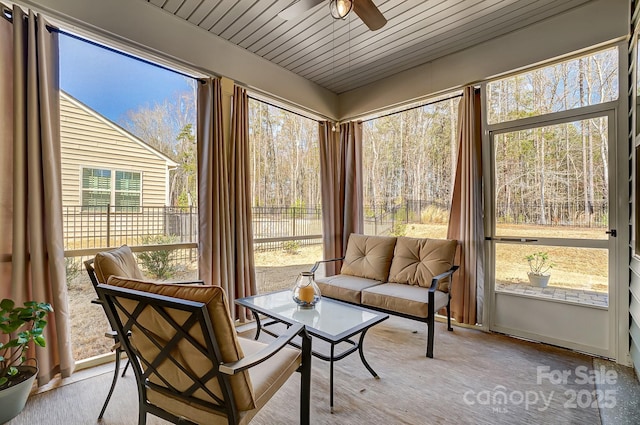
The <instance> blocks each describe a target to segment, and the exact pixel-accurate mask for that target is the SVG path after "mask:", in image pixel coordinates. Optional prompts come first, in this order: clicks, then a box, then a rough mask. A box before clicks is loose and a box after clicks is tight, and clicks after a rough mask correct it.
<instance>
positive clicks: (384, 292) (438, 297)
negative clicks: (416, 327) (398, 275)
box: [362, 283, 449, 319]
mask: <svg viewBox="0 0 640 425" xmlns="http://www.w3.org/2000/svg"><path fill="white" fill-rule="evenodd" d="M434 298H435V305H434V307H435V308H434V311H438V310H439V309H441V308H442V307H444V306H446V305H447V302H448V299H449V295H448V294H446V293H444V292H441V291H435V293H434ZM428 303H429V291H427V290H426V289H425V288H421V287H420V286H413V285H407V284H404V283H385V284H382V285H376V286H372V287H369V288H365V289H363V290H362V304H363V305H365V306H370V307H377V308H381V309H384V310H388V311H394V312H396V313H403V314H408V315H411V316H415V317H421V318H425V319H426V318H427V317H429V309H428V308H429V307H428Z"/></svg>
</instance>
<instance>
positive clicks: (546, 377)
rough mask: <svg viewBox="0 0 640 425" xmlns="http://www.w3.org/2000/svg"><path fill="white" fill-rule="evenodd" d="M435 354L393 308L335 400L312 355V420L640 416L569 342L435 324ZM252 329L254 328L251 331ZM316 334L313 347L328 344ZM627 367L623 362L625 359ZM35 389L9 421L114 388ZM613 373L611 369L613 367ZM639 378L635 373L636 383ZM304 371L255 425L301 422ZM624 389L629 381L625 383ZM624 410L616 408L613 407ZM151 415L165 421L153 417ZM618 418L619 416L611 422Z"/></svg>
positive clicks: (113, 420)
mask: <svg viewBox="0 0 640 425" xmlns="http://www.w3.org/2000/svg"><path fill="white" fill-rule="evenodd" d="M436 328H437V334H436V344H435V358H434V359H428V358H426V357H425V356H424V354H425V329H424V324H421V323H418V322H414V321H411V320H406V319H401V318H397V317H391V318H390V319H389V320H387V321H385V322H383V323H381V324H379V325H377V326H375V327H374V328H372V329H371V330H370V331H369V333H368V334H367V337H366V338H365V355H366V358H367V360H368V361H369V363H370V364H371V366H372V367H373V368H374V369H375V370H376V372H378V374H379V375H380V379H374V378H373V377H372V376H371V375H370V374H369V372H368V371H367V370H366V369H365V367H364V366H363V365H362V363H361V361H360V358H359V356H358V355H355V354H354V355H352V356H349V357H347V358H346V359H344V360H342V361H339V362H337V363H336V365H335V409H334V413H333V414H332V413H331V412H330V409H329V365H328V363H326V362H323V361H321V360H318V359H315V358H314V361H313V376H312V400H311V404H312V412H311V422H312V424H318V425H325V424H326V425H329V424H331V425H333V424H349V425H352V424H354V425H355V424H362V425H365V424H367V425H368V424H385V425H387V424H389V425H390V424H415V425H423V424H456V425H460V424H509V425H513V424H549V425H551V424H580V425H588V424H601V423H602V422H601V410H604V409H607V412H608V413H609V414H610V417H619V416H620V415H622V416H623V417H624V418H625V420H626V419H629V420H630V422H626V423H640V416H634V415H637V414H638V410H637V409H635V410H631V411H624V412H623V411H621V410H620V409H621V408H625V405H623V403H621V401H622V399H621V395H622V394H620V393H618V392H616V391H617V390H616V388H617V386H616V385H617V383H616V382H611V379H610V380H609V382H607V383H606V384H609V385H605V386H604V387H602V386H599V387H598V388H596V385H595V383H594V381H597V379H595V378H594V375H593V374H594V370H596V369H598V370H601V369H600V368H601V367H603V368H604V369H605V371H607V370H611V371H616V372H615V374H616V376H619V375H620V372H619V370H620V369H619V367H618V369H615V368H614V365H613V364H611V362H607V361H603V360H598V361H597V366H594V362H593V358H591V357H589V356H585V355H581V354H577V353H573V352H570V351H566V350H562V349H558V348H554V347H549V346H546V345H543V344H535V343H530V342H526V341H520V340H517V339H513V338H509V337H506V336H502V335H496V334H486V333H483V332H480V331H476V330H471V329H465V328H455V331H454V332H447V331H446V327H445V325H444V324H443V323H436ZM247 335H248V336H251V335H252V332H249V333H248V334H247ZM322 348H323V347H321V346H320V345H319V344H317V342H316V340H314V349H322ZM623 369H624V368H623ZM106 370H107V373H103V374H101V375H98V376H95V377H91V378H89V379H84V380H80V381H78V382H75V383H72V384H68V385H64V386H61V387H60V388H57V389H55V390H51V391H47V392H44V393H41V394H37V395H34V396H32V397H31V398H30V399H29V401H28V403H27V406H26V408H25V410H24V411H23V412H22V413H21V414H20V415H19V416H18V417H17V418H16V419H14V420H12V421H11V422H9V425H27V424H28V425H34V424H61V425H62V424H65V425H67V424H68V425H75V424H92V423H96V418H97V415H98V412H99V411H100V407H101V406H102V402H103V400H104V397H105V395H106V392H107V390H108V387H109V384H110V380H111V373H109V372H108V369H106ZM612 373H613V372H612ZM633 385H635V387H637V382H635V383H633V384H632V386H633ZM298 391H299V376H298V375H297V374H296V375H294V376H293V377H292V378H291V379H290V380H289V381H288V382H287V383H286V384H285V386H284V387H283V388H282V389H281V390H280V391H279V392H278V393H277V394H276V395H275V397H274V398H273V399H272V400H271V401H270V402H269V403H268V404H267V405H266V406H265V408H264V409H263V410H262V411H261V412H260V413H259V414H258V415H257V416H256V417H255V418H254V420H253V421H252V424H255V425H275V424H278V425H279V424H295V423H297V422H298V420H297V418H298V406H299V402H298V400H299V395H298V394H299V392H298ZM625 391H628V390H625ZM617 413H619V414H617ZM102 423H103V424H105V425H115V424H122V425H124V424H136V423H137V393H136V389H135V378H134V376H133V373H132V372H127V376H126V377H125V378H124V379H121V380H120V381H119V382H118V386H117V387H116V391H115V392H114V396H113V398H112V400H111V403H110V405H109V407H108V408H107V411H106V414H105V417H104V419H103V422H102ZM147 423H148V424H150V425H153V424H164V423H165V422H164V421H162V420H160V419H158V418H155V417H150V418H149V420H148V422H147ZM612 423H613V422H612Z"/></svg>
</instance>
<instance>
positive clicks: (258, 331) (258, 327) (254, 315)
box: [251, 310, 262, 341]
mask: <svg viewBox="0 0 640 425" xmlns="http://www.w3.org/2000/svg"><path fill="white" fill-rule="evenodd" d="M251 313H252V314H253V318H254V319H256V336H255V337H254V338H253V339H255V340H256V341H257V340H258V338H259V337H260V330H261V329H262V326H261V325H260V316H258V312H257V311H255V310H251Z"/></svg>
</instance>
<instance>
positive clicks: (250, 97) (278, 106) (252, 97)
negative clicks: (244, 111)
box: [248, 95, 322, 122]
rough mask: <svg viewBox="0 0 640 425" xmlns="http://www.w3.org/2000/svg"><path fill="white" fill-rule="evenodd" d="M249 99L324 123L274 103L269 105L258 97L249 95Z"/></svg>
mask: <svg viewBox="0 0 640 425" xmlns="http://www.w3.org/2000/svg"><path fill="white" fill-rule="evenodd" d="M248 97H249V99H253V100H256V101H258V102H261V103H264V104H265V105H269V106H273V107H274V108H278V109H282V110H283V111H287V112H289V113H292V114H295V115H297V116H299V117H302V118H306V119H308V120H312V121H315V122H322V121H321V120H318V119H315V118H309V117H308V116H306V115H303V114H301V113H300V112H296V111H292V110H290V109H287V108H283V107H282V106H280V105H274V104H273V103H269V102H267V101H265V100H263V99H258V98H257V97H254V96H251V95H249V96H248Z"/></svg>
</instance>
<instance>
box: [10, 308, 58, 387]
mask: <svg viewBox="0 0 640 425" xmlns="http://www.w3.org/2000/svg"><path fill="white" fill-rule="evenodd" d="M52 311H53V308H51V304H48V303H39V302H35V301H27V302H25V303H24V307H19V306H16V305H15V302H14V301H13V300H10V299H8V298H5V299H3V300H2V301H0V389H4V388H7V387H9V386H11V384H12V378H13V377H16V376H17V375H18V366H20V365H22V364H23V363H24V362H25V361H26V356H25V352H26V351H27V348H29V344H30V343H31V342H32V341H33V342H34V343H36V344H37V345H39V346H40V347H44V346H45V344H46V343H45V339H44V335H43V334H42V332H43V331H44V327H45V326H46V325H47V321H46V320H45V317H46V316H47V314H48V313H51V312H52Z"/></svg>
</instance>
